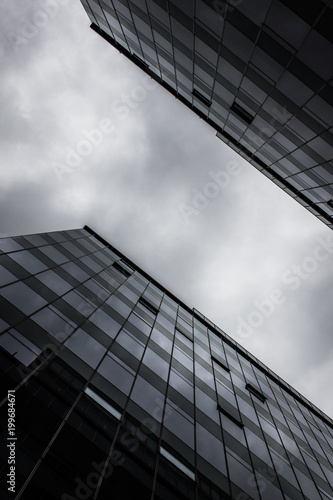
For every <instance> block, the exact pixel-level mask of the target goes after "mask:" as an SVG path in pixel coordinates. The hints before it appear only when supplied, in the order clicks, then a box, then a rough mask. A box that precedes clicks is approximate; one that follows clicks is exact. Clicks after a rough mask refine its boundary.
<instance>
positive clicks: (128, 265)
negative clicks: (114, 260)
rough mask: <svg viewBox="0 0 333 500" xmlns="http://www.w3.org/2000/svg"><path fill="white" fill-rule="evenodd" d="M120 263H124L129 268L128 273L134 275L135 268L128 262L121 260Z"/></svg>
mask: <svg viewBox="0 0 333 500" xmlns="http://www.w3.org/2000/svg"><path fill="white" fill-rule="evenodd" d="M120 262H121V263H122V265H123V266H124V267H125V268H127V270H128V271H130V272H132V273H134V271H135V269H134V267H132V266H131V265H130V264H129V263H128V262H127V261H126V260H124V259H120Z"/></svg>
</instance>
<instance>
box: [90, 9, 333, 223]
mask: <svg viewBox="0 0 333 500" xmlns="http://www.w3.org/2000/svg"><path fill="white" fill-rule="evenodd" d="M81 2H82V4H83V6H84V8H85V10H86V12H87V14H88V16H89V18H90V20H91V22H92V25H91V26H92V28H93V29H94V30H95V31H96V32H97V33H99V34H100V35H101V36H102V37H104V38H105V39H106V40H107V41H108V42H109V43H110V44H112V45H113V46H114V47H115V48H116V49H117V50H119V51H121V52H122V53H123V54H125V55H126V56H127V57H128V58H129V59H130V60H132V61H133V62H134V63H135V64H137V65H138V66H139V67H140V68H142V69H143V70H144V71H145V72H146V73H147V74H148V75H150V76H151V77H152V78H154V79H155V80H156V81H157V82H159V83H160V84H161V85H163V87H164V88H166V89H167V90H168V91H169V92H171V93H172V94H173V95H174V96H175V97H177V98H178V99H179V100H180V101H181V102H183V103H184V104H185V105H186V106H188V107H189V108H190V109H192V110H193V111H194V112H195V113H196V114H197V115H198V116H200V117H201V118H202V119H204V120H205V121H206V122H207V123H209V124H210V125H211V126H212V127H213V128H214V129H215V130H216V132H217V136H218V137H219V138H220V139H221V140H222V141H224V142H225V143H226V144H228V145H229V146H230V147H231V148H233V149H234V150H235V151H236V152H238V153H239V154H240V155H241V156H243V157H244V158H245V159H247V160H248V161H249V162H250V163H251V164H252V165H254V166H255V167H256V168H257V169H259V170H260V171H261V172H262V173H263V174H264V175H266V176H267V177H268V178H270V179H271V180H272V181H273V182H275V183H276V184H277V185H278V186H280V187H281V188H282V189H283V190H284V191H285V192H286V193H288V194H289V195H291V196H292V197H293V198H294V199H296V200H297V201H298V202H299V203H301V204H302V205H303V206H305V207H306V208H307V209H308V210H309V211H310V212H312V213H313V214H315V215H316V216H317V217H318V218H319V219H320V220H322V221H323V222H324V223H326V224H327V225H328V226H329V227H331V228H332V227H333V185H332V184H333V164H332V159H333V135H332V130H333V129H332V127H333V43H332V42H333V37H332V33H333V30H332V26H333V3H332V2H322V1H321V0H314V1H313V2H311V3H309V4H308V5H305V4H304V2H303V1H301V0H280V1H279V0H272V1H267V0H251V1H248V0H231V1H227V0H225V1H224V0H214V1H213V0H186V1H185V0H182V1H179V2H176V1H175V0H174V1H171V0H105V1H103V0H81Z"/></svg>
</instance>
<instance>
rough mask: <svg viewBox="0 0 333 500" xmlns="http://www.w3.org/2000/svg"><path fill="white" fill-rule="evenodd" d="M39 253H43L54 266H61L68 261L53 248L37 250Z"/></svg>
mask: <svg viewBox="0 0 333 500" xmlns="http://www.w3.org/2000/svg"><path fill="white" fill-rule="evenodd" d="M39 251H40V252H43V253H44V254H45V255H46V256H47V257H48V258H49V259H51V260H53V262H55V263H56V264H63V263H64V262H66V261H67V260H68V258H67V257H65V256H64V255H63V254H62V253H61V252H59V251H58V250H57V249H56V248H55V247H53V246H51V245H49V246H47V247H41V248H39Z"/></svg>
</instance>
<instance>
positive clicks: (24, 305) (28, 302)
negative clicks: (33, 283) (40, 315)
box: [0, 282, 47, 315]
mask: <svg viewBox="0 0 333 500" xmlns="http://www.w3.org/2000/svg"><path fill="white" fill-rule="evenodd" d="M0 295H2V296H3V297H4V298H5V299H6V300H8V302H10V303H11V304H13V305H14V306H15V307H17V308H18V309H20V311H22V312H24V313H25V314H27V315H29V314H31V313H33V312H35V311H37V309H40V308H41V307H43V306H45V305H46V304H47V302H46V300H44V299H43V298H42V297H41V296H40V295H38V293H36V292H34V291H33V290H32V289H31V288H30V287H28V286H27V285H25V284H24V283H22V282H19V283H13V284H12V285H7V286H6V287H4V288H2V289H1V290H0Z"/></svg>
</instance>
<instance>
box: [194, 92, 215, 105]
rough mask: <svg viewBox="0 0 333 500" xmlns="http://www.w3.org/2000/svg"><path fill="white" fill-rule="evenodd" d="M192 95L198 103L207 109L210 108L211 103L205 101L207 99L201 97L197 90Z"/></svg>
mask: <svg viewBox="0 0 333 500" xmlns="http://www.w3.org/2000/svg"><path fill="white" fill-rule="evenodd" d="M192 94H193V95H194V97H196V98H197V99H199V101H201V102H202V103H203V104H204V105H205V106H207V108H209V107H210V106H211V104H212V103H211V102H210V101H209V100H208V99H207V97H205V96H204V95H202V94H201V92H199V91H198V90H197V89H194V90H193V92H192Z"/></svg>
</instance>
